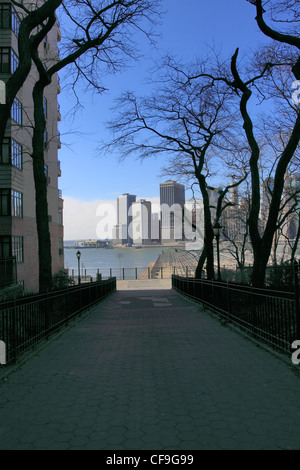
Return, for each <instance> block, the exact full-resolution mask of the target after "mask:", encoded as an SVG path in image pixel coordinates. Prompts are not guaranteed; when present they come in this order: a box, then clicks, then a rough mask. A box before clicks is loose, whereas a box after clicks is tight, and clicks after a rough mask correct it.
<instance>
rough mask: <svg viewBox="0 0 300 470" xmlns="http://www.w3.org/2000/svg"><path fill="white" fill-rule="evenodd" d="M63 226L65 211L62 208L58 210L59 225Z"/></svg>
mask: <svg viewBox="0 0 300 470" xmlns="http://www.w3.org/2000/svg"><path fill="white" fill-rule="evenodd" d="M62 224H63V210H62V209H61V208H59V209H58V225H60V226H62Z"/></svg>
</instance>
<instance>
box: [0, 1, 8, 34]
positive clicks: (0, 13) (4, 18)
mask: <svg viewBox="0 0 300 470" xmlns="http://www.w3.org/2000/svg"><path fill="white" fill-rule="evenodd" d="M10 11H11V10H10V5H8V4H4V3H2V4H1V5H0V29H10Z"/></svg>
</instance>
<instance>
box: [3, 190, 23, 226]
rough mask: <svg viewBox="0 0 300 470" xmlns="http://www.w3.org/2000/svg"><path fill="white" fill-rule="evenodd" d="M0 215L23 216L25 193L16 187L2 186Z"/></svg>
mask: <svg viewBox="0 0 300 470" xmlns="http://www.w3.org/2000/svg"><path fill="white" fill-rule="evenodd" d="M0 216H12V217H19V218H21V219H22V218H23V194H22V193H20V192H19V191H15V190H14V189H8V188H0Z"/></svg>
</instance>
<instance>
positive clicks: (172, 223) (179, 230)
mask: <svg viewBox="0 0 300 470" xmlns="http://www.w3.org/2000/svg"><path fill="white" fill-rule="evenodd" d="M184 204H185V187H184V185H182V184H179V183H176V182H175V181H173V180H168V181H166V182H165V183H161V184H160V206H161V241H162V243H168V242H174V241H176V240H182V239H183V210H184Z"/></svg>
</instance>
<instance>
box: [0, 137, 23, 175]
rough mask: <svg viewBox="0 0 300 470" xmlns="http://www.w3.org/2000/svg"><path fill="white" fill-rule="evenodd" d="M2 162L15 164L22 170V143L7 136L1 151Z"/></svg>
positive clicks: (0, 159)
mask: <svg viewBox="0 0 300 470" xmlns="http://www.w3.org/2000/svg"><path fill="white" fill-rule="evenodd" d="M0 164H3V165H13V166H15V167H16V168H19V169H20V170H22V145H20V144H19V143H18V142H16V141H15V140H14V139H9V138H8V137H5V138H4V139H3V143H2V147H1V152H0Z"/></svg>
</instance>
